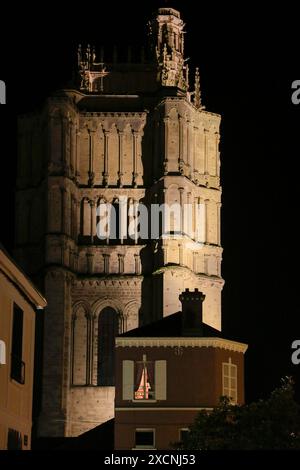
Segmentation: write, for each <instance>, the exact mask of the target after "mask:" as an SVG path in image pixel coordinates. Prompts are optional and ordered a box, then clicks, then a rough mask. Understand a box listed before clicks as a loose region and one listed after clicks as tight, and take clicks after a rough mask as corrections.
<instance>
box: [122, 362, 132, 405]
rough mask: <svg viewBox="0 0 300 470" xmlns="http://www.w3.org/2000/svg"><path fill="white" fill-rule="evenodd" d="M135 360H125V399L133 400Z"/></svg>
mask: <svg viewBox="0 0 300 470" xmlns="http://www.w3.org/2000/svg"><path fill="white" fill-rule="evenodd" d="M133 370H134V362H133V361H123V400H133Z"/></svg>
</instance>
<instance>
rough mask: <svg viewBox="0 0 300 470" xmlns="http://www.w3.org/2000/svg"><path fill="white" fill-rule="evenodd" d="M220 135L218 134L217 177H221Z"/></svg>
mask: <svg viewBox="0 0 300 470" xmlns="http://www.w3.org/2000/svg"><path fill="white" fill-rule="evenodd" d="M219 145H220V134H216V176H217V177H220V151H219Z"/></svg>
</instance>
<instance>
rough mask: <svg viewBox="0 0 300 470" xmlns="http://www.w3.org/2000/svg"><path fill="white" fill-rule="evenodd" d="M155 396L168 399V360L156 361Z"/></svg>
mask: <svg viewBox="0 0 300 470" xmlns="http://www.w3.org/2000/svg"><path fill="white" fill-rule="evenodd" d="M155 398H156V400H166V399H167V361H155Z"/></svg>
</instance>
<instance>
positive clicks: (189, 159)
mask: <svg viewBox="0 0 300 470" xmlns="http://www.w3.org/2000/svg"><path fill="white" fill-rule="evenodd" d="M186 124H187V126H186V134H187V136H186V153H187V157H186V159H187V167H188V174H187V176H189V177H190V176H191V171H192V161H191V142H190V139H192V132H191V131H192V130H191V128H190V125H191V122H190V121H189V120H188V121H187V123H186Z"/></svg>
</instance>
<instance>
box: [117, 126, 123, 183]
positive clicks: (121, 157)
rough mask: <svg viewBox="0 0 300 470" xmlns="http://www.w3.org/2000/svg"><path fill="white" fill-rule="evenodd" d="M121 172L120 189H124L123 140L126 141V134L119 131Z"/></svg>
mask: <svg viewBox="0 0 300 470" xmlns="http://www.w3.org/2000/svg"><path fill="white" fill-rule="evenodd" d="M118 136H119V171H118V186H119V187H120V188H122V187H123V158H124V157H123V139H124V132H123V131H119V132H118Z"/></svg>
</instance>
